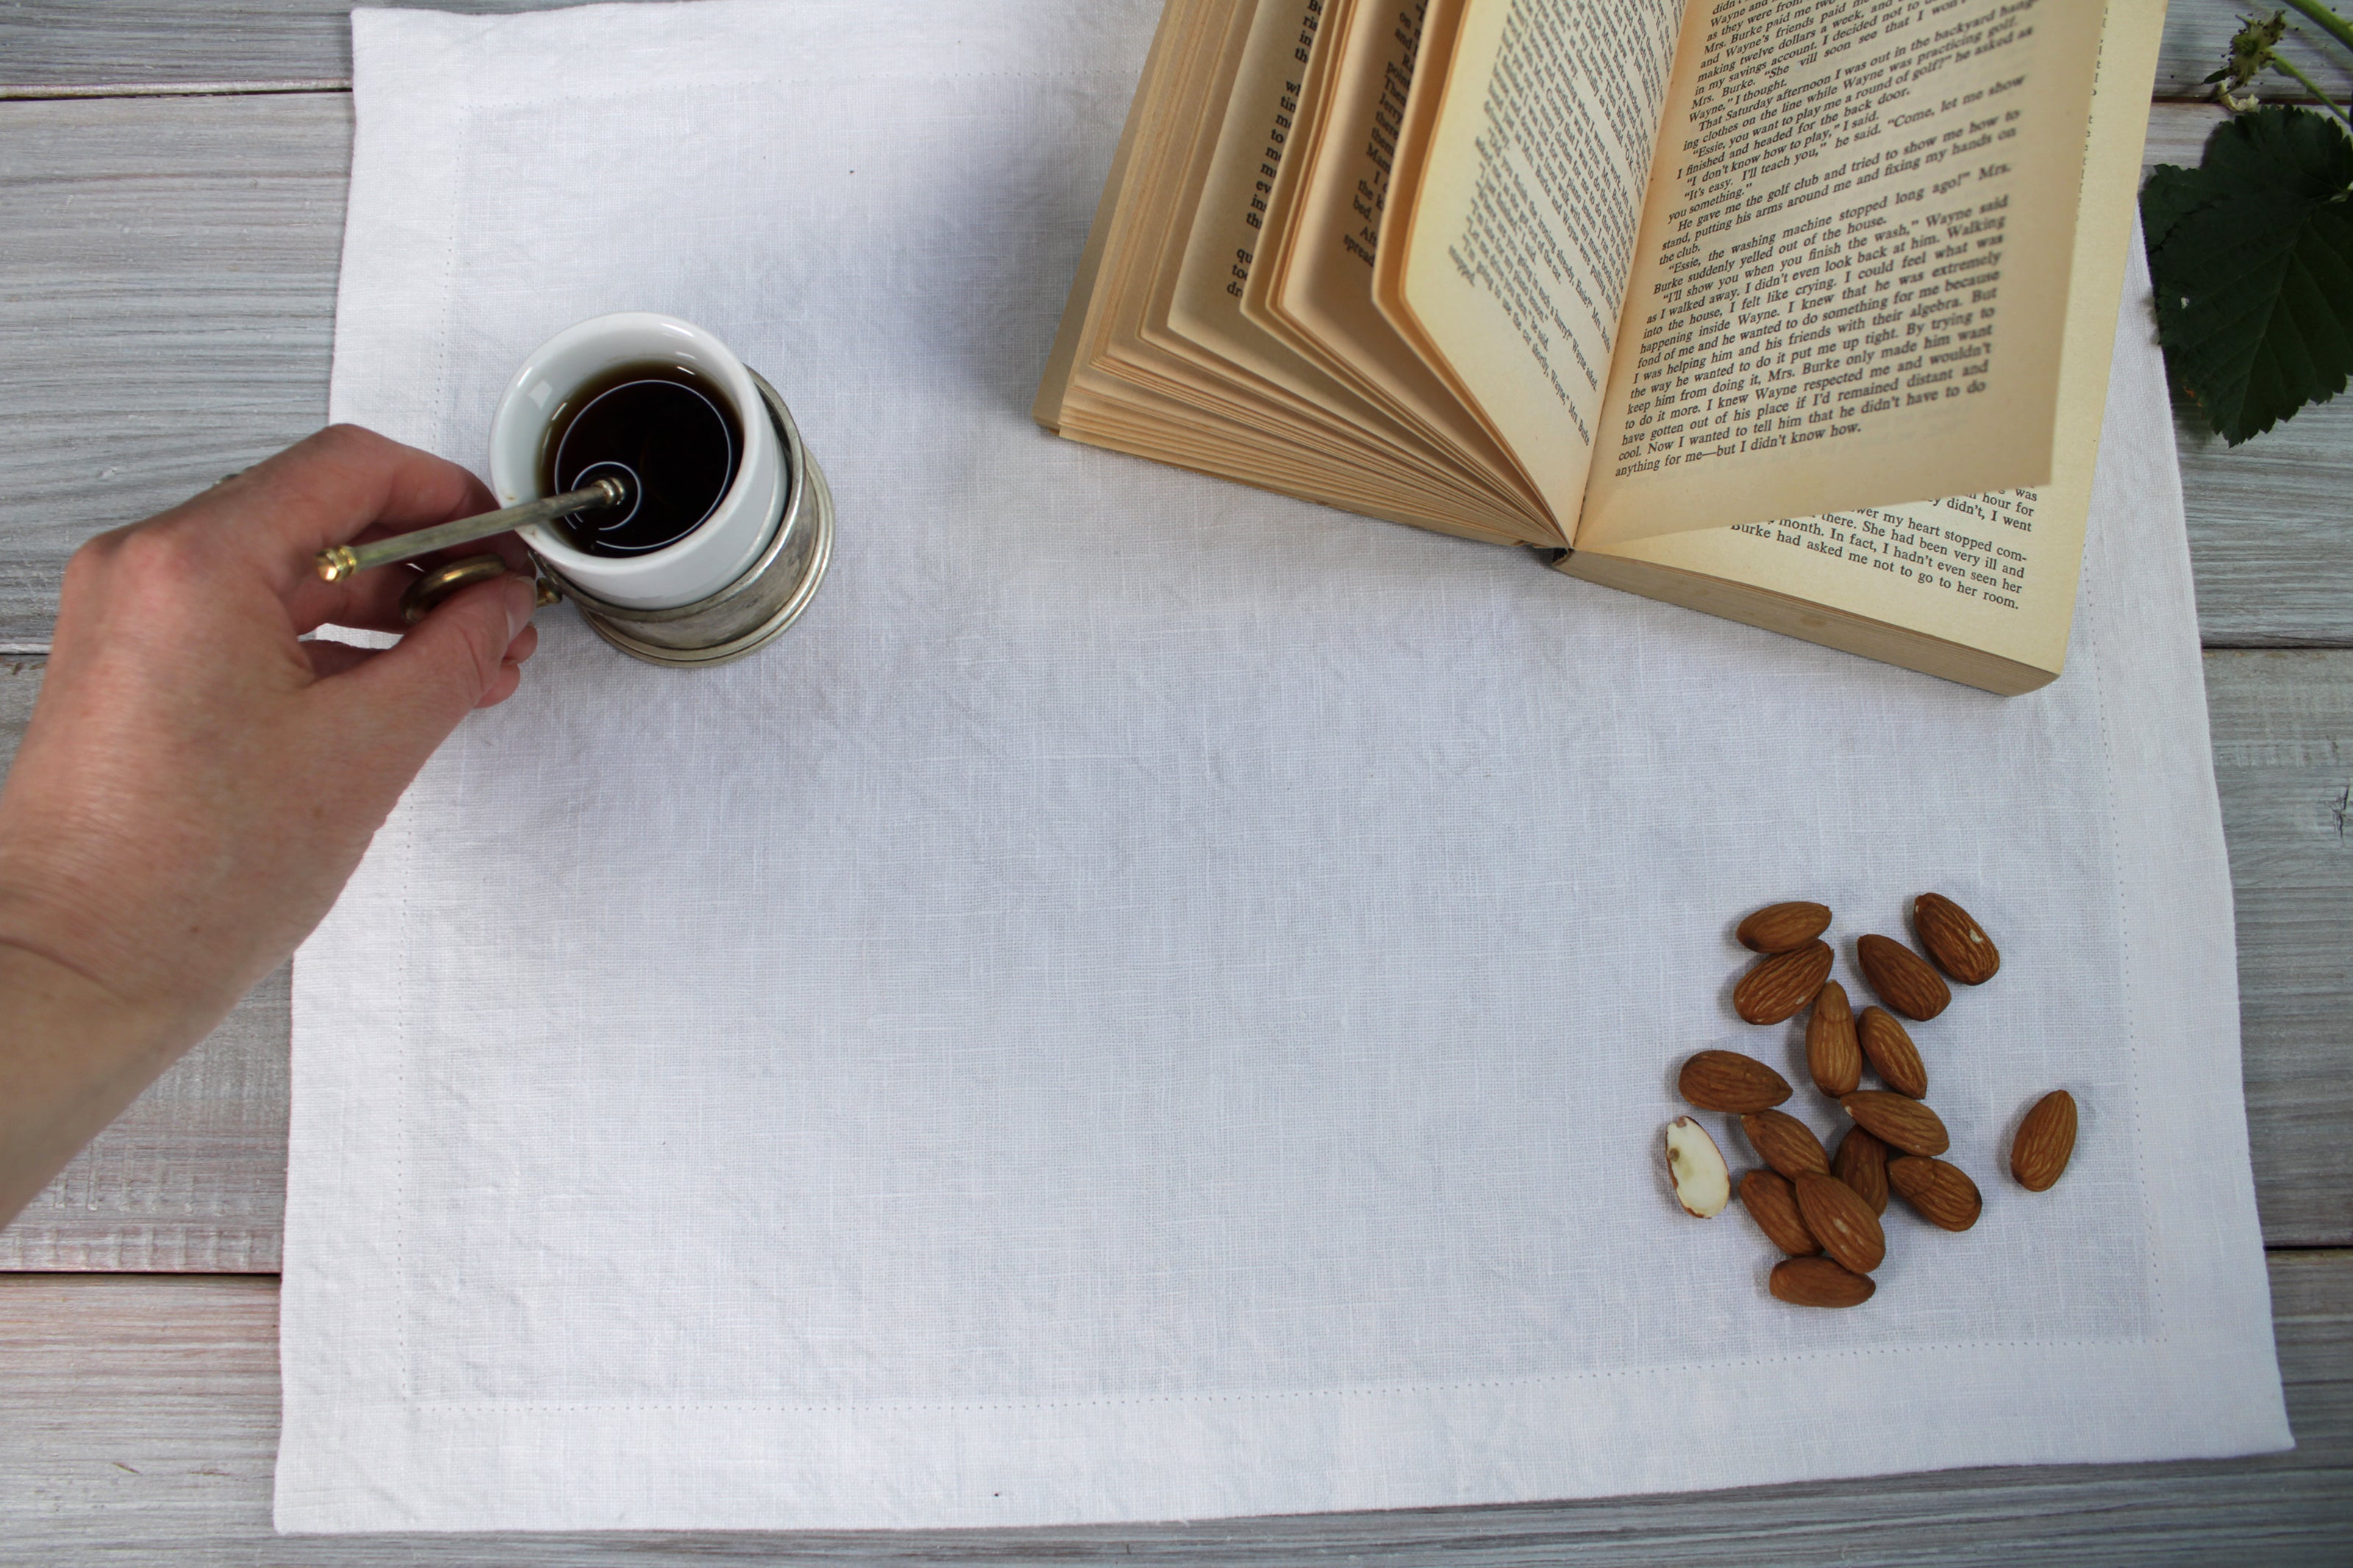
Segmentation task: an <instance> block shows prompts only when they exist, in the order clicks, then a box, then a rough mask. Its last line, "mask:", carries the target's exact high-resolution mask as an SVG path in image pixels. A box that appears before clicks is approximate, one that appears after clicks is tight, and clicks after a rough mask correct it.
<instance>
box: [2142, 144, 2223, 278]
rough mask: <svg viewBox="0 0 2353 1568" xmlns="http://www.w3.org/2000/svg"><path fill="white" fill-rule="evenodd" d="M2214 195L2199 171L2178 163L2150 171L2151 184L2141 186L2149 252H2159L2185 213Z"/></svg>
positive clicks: (2143, 223)
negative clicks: (2183, 166)
mask: <svg viewBox="0 0 2353 1568" xmlns="http://www.w3.org/2000/svg"><path fill="white" fill-rule="evenodd" d="M2210 197H2211V192H2210V191H2209V190H2208V188H2207V183H2206V178H2205V175H2204V174H2202V173H2201V172H2200V171H2199V170H2196V169H2185V168H2182V167H2181V166H2180V165H2179V164H2177V163H2159V164H2158V166H2157V167H2156V168H2154V169H2152V170H2150V171H2149V175H2148V184H2145V185H2143V186H2142V187H2141V188H2140V226H2141V234H2142V237H2143V238H2144V239H2146V240H2147V242H2148V253H2149V255H2151V256H2155V255H2156V254H2157V250H2158V247H2159V246H2161V245H2163V244H2164V243H2165V242H2166V239H2167V237H2169V236H2170V235H2171V234H2172V233H2173V226H2174V224H2175V223H2176V222H2178V221H2179V219H2180V217H2181V216H2182V215H2183V214H2184V213H2189V212H2194V211H2196V210H2197V209H2198V208H2199V207H2201V206H2203V205H2206V203H2207V201H2208V200H2209V199H2210Z"/></svg>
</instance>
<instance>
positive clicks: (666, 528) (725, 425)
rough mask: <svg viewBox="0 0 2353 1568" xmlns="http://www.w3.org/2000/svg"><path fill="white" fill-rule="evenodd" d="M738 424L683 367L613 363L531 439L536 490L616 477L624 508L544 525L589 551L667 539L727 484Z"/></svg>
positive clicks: (690, 525) (702, 513)
mask: <svg viewBox="0 0 2353 1568" xmlns="http://www.w3.org/2000/svg"><path fill="white" fill-rule="evenodd" d="M743 458H744V427H743V425H742V423H741V421H740V420H739V419H738V418H737V417H736V414H735V410H734V409H733V407H732V406H731V405H729V403H728V400H727V395H726V394H725V393H724V392H722V391H721V390H720V388H719V385H718V384H717V383H716V382H715V381H713V380H712V378H711V377H709V376H706V375H703V374H701V373H700V372H698V371H695V370H692V369H690V368H689V367H687V366H685V365H680V364H668V363H659V362H655V361H648V362H644V363H636V364H624V365H616V366H615V367H613V368H612V369H610V370H607V371H604V372H602V373H600V374H597V375H596V376H594V377H592V378H591V379H589V380H588V381H586V382H584V383H582V384H581V385H580V386H578V387H577V388H575V390H574V391H573V393H572V395H570V396H568V397H566V398H565V400H564V401H563V402H562V403H561V404H559V405H557V406H556V408H555V410H554V414H553V415H552V416H550V417H549V419H548V422H547V434H546V436H545V437H543V439H542V442H541V445H540V461H539V470H540V472H539V479H540V486H541V489H540V493H541V494H543V495H560V494H562V493H563V492H564V491H565V490H571V489H580V488H581V487H582V486H584V485H593V484H595V483H596V481H597V480H598V479H604V478H606V477H607V476H616V477H618V478H619V479H622V480H623V481H624V482H625V483H626V484H627V485H628V488H629V504H628V505H627V506H624V507H620V508H617V509H612V510H603V511H593V512H579V513H575V514H574V515H572V516H570V517H565V518H559V519H557V520H556V521H554V523H553V524H551V525H550V526H551V528H552V529H553V531H554V533H555V534H556V536H557V537H558V538H560V539H562V540H563V541H564V542H565V543H566V544H568V545H570V546H572V548H574V549H575V550H578V551H580V552H584V553H586V554H589V555H643V554H645V553H646V552H648V551H652V550H659V549H661V548H662V547H663V546H665V545H669V544H675V543H677V542H679V541H680V540H681V539H683V538H685V537H686V536H687V535H688V534H690V533H691V532H693V531H694V530H695V528H696V527H697V526H698V525H700V524H701V523H702V520H703V519H704V518H706V517H709V516H710V515H711V513H712V510H714V509H716V508H717V506H718V505H719V502H720V501H721V500H722V499H723V498H724V497H725V496H726V494H727V489H728V487H729V486H731V485H733V483H734V482H735V471H736V468H738V466H739V465H740V464H741V463H742V462H743Z"/></svg>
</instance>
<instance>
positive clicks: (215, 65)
mask: <svg viewBox="0 0 2353 1568" xmlns="http://www.w3.org/2000/svg"><path fill="white" fill-rule="evenodd" d="M405 3H406V4H408V5H415V6H418V7H420V8H425V9H430V10H436V11H477V12H506V11H536V10H542V9H544V8H546V7H547V5H548V4H549V0H405ZM352 5H353V0H278V3H277V4H257V3H254V0H243V3H233V4H226V5H224V4H220V3H218V0H95V3H94V0H10V3H9V4H5V5H0V89H12V88H13V89H20V90H21V89H42V88H51V89H54V88H57V87H60V86H68V85H91V84H105V83H121V84H133V85H136V84H145V85H149V86H153V85H155V84H160V83H178V82H188V83H206V84H228V83H237V82H284V81H308V80H318V79H333V78H344V77H349V76H350V75H351V71H352V48H351V28H350V26H349V24H348V23H347V22H346V21H345V20H344V16H345V14H346V13H347V12H349V11H350V10H351V8H352ZM2272 8H2274V7H2270V6H2265V7H2263V9H2272ZM2255 9H2257V7H2254V6H2251V5H2244V4H2240V3H2235V0H2173V5H2172V7H2171V9H2170V10H2169V11H2168V13H2167V16H2166V21H2165V44H2164V48H2163V52H2162V53H2161V54H2160V55H2159V57H2158V73H2157V96H2158V97H2160V98H2181V97H2196V96H2200V95H2201V94H2202V93H2203V92H2204V91H2205V90H2206V89H2204V88H2203V87H2201V86H2200V82H2201V81H2202V80H2203V79H2204V78H2205V76H2206V75H2207V73H2208V72H2210V71H2211V70H2213V69H2214V68H2217V67H2218V66H2220V65H2221V63H2222V58H2223V55H2224V52H2225V49H2226V48H2227V46H2228V44H2229V42H2230V37H2231V35H2232V33H2234V32H2236V31H2237V30H2238V26H2239V14H2240V13H2241V12H2242V11H2253V10H2255ZM2297 58H2298V59H2299V60H2301V61H2303V62H2304V65H2305V69H2306V73H2307V74H2309V75H2311V76H2312V77H2313V79H2315V80H2316V81H2318V82H2320V84H2321V85H2322V86H2323V87H2325V88H2327V89H2330V90H2331V91H2332V93H2334V94H2336V95H2337V98H2338V100H2339V101H2340V102H2341V101H2343V93H2344V91H2345V89H2348V88H2353V75H2348V71H2347V70H2346V69H2345V68H2344V66H2343V65H2342V63H2340V62H2339V61H2337V59H2336V58H2334V57H2327V56H2323V55H2321V54H2319V53H2318V52H2317V51H2316V50H2309V49H2307V50H2305V51H2303V52H2302V53H2300V54H2299V55H2298V57H2297ZM2286 90H2294V88H2293V84H2292V83H2291V84H2287V88H2286Z"/></svg>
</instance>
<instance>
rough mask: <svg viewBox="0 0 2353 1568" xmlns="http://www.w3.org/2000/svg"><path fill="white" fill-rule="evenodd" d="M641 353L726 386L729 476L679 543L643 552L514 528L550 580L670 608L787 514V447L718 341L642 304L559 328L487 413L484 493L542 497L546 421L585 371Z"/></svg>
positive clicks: (706, 586)
mask: <svg viewBox="0 0 2353 1568" xmlns="http://www.w3.org/2000/svg"><path fill="white" fill-rule="evenodd" d="M648 360H653V361H659V362H661V363H668V364H681V365H685V366H688V367H689V368H691V369H693V370H695V371H699V372H701V373H702V374H704V375H706V376H709V377H710V378H711V379H712V381H714V382H716V383H717V384H719V386H720V387H721V389H722V390H723V391H724V392H725V394H726V395H727V397H728V400H729V401H730V402H731V403H733V405H734V412H735V423H736V425H737V426H739V427H740V428H741V429H742V431H743V433H744V458H743V460H742V462H740V463H739V464H738V465H737V466H736V470H735V482H734V483H733V485H731V486H729V487H728V489H727V493H726V494H725V495H723V496H722V497H720V499H719V504H718V505H717V506H715V507H713V508H712V510H711V515H710V516H708V517H706V518H704V519H703V520H702V521H701V522H700V523H698V524H696V525H695V527H694V529H693V531H691V532H690V533H688V534H687V536H686V537H685V538H683V539H681V540H679V541H678V542H676V543H673V544H666V545H664V546H662V548H660V549H659V550H654V551H649V552H646V553H645V554H643V555H630V556H613V555H591V554H588V553H587V552H585V551H581V550H575V549H574V548H573V547H572V546H571V545H569V544H566V543H565V542H564V541H563V540H562V539H560V538H558V537H557V536H556V534H555V532H554V530H552V529H546V528H526V529H522V530H521V533H522V540H523V542H524V543H525V544H528V545H529V546H531V548H532V550H533V552H535V553H536V554H537V555H538V556H539V557H540V559H541V560H543V561H544V562H545V563H547V564H548V565H549V566H551V567H553V568H554V571H555V573H556V574H557V575H559V576H561V577H563V578H564V579H565V580H566V581H568V582H570V583H573V584H576V585H577V586H579V587H581V588H583V589H586V591H587V592H589V593H591V594H594V595H596V596H597V597H598V598H600V599H605V600H607V601H609V602H611V603H612V604H616V605H627V606H628V608H630V609H636V610H667V609H673V608H676V607H677V606H679V605H691V604H694V603H696V602H697V601H698V600H702V599H706V598H708V597H710V596H711V595H713V594H716V593H717V592H719V590H721V589H722V588H724V587H725V586H727V584H730V583H733V581H734V580H735V579H736V578H738V577H740V576H742V575H743V574H744V572H745V571H747V570H748V569H749V568H750V567H751V564H752V563H753V562H754V561H755V560H757V559H758V558H759V554H760V552H761V550H762V549H763V548H764V547H765V545H766V544H767V542H768V541H769V539H770V538H771V537H772V536H773V535H774V534H775V533H776V523H777V520H778V519H779V518H781V517H782V516H783V514H784V510H785V497H786V489H788V481H789V479H790V478H791V475H790V474H789V473H788V472H787V471H786V458H785V451H784V444H783V443H782V442H781V441H779V440H778V439H777V437H776V425H775V423H774V422H773V421H772V420H771V419H770V418H769V416H768V409H767V405H766V404H765V402H763V401H762V400H761V397H760V389H759V388H758V386H756V385H754V383H753V381H752V373H751V372H750V371H748V370H745V369H744V362H743V361H742V360H739V359H737V358H736V357H735V355H734V354H733V353H732V352H731V351H730V350H729V349H728V347H727V345H726V344H725V343H723V342H720V341H719V340H718V339H717V338H715V337H713V336H712V335H711V334H710V333H709V332H706V331H703V330H702V328H701V327H698V326H695V325H693V324H692V323H691V322H688V321H680V320H679V319H678V318H677V317H675V316H661V315H656V314H654V313H653V312H651V311H648V310H625V311H622V312H620V313H618V314H616V315H610V316H597V317H595V318H594V319H592V320H589V321H582V322H580V323H579V324H578V325H577V326H572V327H566V328H565V330H564V331H560V332H558V333H556V334H555V336H554V337H552V338H550V339H548V340H547V342H543V343H542V344H541V345H540V346H539V347H538V348H537V349H536V350H535V351H533V353H532V356H531V357H530V358H529V359H527V360H525V361H523V363H522V369H521V370H518V371H516V372H515V374H514V379H513V380H512V381H511V382H509V383H508V384H507V390H506V395H505V396H503V397H501V398H500V399H499V407H498V413H497V414H496V415H495V416H492V418H491V489H492V490H493V491H494V492H495V493H496V494H497V496H498V498H499V504H500V505H501V506H502V507H505V506H520V505H522V503H523V502H525V501H532V500H539V499H540V493H541V492H540V485H539V456H540V447H541V443H542V439H543V437H544V436H545V435H546V432H547V425H548V416H550V415H551V414H553V413H554V411H555V410H556V409H557V408H559V407H561V406H562V405H563V404H564V401H565V398H566V397H568V396H569V395H571V394H572V392H573V391H574V390H575V388H577V387H579V386H580V385H581V384H583V383H584V382H586V381H587V380H589V379H590V378H591V377H593V376H596V375H598V374H602V373H603V372H605V371H607V370H610V369H612V368H613V367H614V366H616V365H623V364H632V363H641V362H644V361H648Z"/></svg>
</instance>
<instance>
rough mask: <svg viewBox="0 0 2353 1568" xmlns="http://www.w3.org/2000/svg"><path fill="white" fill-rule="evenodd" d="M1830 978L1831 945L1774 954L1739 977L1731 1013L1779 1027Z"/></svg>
mask: <svg viewBox="0 0 2353 1568" xmlns="http://www.w3.org/2000/svg"><path fill="white" fill-rule="evenodd" d="M1915 962H1917V961H1916V960H1915ZM1920 967H1921V968H1923V969H1926V968H1927V965H1926V964H1925V963H1924V964H1921V966H1920ZM1830 977H1831V944H1830V943H1828V942H1808V943H1806V945H1805V946H1803V947H1799V948H1793V949H1792V950H1790V951H1789V952H1777V953H1775V954H1774V955H1773V956H1772V957H1770V958H1767V959H1765V960H1763V961H1762V962H1760V963H1758V964H1757V966H1756V967H1755V968H1754V969H1751V970H1750V971H1749V972H1748V973H1746V974H1744V975H1742V976H1741V977H1740V984H1737V985H1736V986H1734V987H1733V988H1732V1010H1733V1011H1734V1012H1736V1013H1737V1014H1739V1015H1740V1016H1742V1017H1743V1018H1746V1020H1747V1021H1748V1022H1750V1023H1752V1024H1778V1023H1780V1022H1781V1021H1783V1020H1784V1019H1787V1018H1794V1017H1796V1016H1798V1011H1799V1009H1800V1008H1802V1007H1803V1006H1805V1005H1806V1004H1807V1003H1809V1002H1810V1001H1812V1000H1813V999H1814V994H1815V993H1816V992H1819V991H1820V990H1821V988H1822V982H1823V981H1825V980H1828V979H1829V978H1830ZM1931 978H1934V976H1933V974H1932V975H1931ZM1937 984H1940V985H1941V984H1944V982H1942V981H1938V982H1937Z"/></svg>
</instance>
